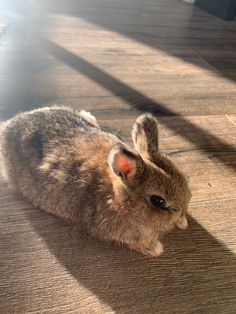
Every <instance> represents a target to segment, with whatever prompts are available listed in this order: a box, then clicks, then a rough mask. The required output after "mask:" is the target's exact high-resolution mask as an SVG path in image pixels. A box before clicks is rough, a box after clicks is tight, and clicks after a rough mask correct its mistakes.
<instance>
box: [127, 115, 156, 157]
mask: <svg viewBox="0 0 236 314" xmlns="http://www.w3.org/2000/svg"><path fill="white" fill-rule="evenodd" d="M132 138H133V142H134V146H135V149H136V150H137V152H139V153H140V154H141V155H142V154H147V155H148V156H149V157H150V158H152V159H155V156H156V154H157V152H158V124H157V120H156V119H155V118H154V117H153V116H152V115H151V114H149V113H147V114H143V115H141V116H140V117H138V119H137V120H136V121H135V123H134V126H133V130H132Z"/></svg>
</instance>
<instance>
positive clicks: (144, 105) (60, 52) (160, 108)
mask: <svg viewBox="0 0 236 314" xmlns="http://www.w3.org/2000/svg"><path fill="white" fill-rule="evenodd" d="M42 40H43V44H44V48H45V49H46V51H47V52H48V53H50V54H52V55H53V56H54V57H56V58H57V59H58V60H60V61H62V62H64V63H65V64H67V65H68V66H70V67H71V68H73V69H75V70H77V71H78V72H80V73H82V74H84V75H85V76H87V77H88V78H89V79H91V80H93V81H95V82H96V83H98V84H99V85H101V86H102V87H105V88H106V89H108V90H109V91H111V92H112V93H113V94H114V95H116V96H118V97H120V98H122V99H123V100H124V101H125V102H126V103H128V104H129V105H130V106H131V108H132V109H136V110H138V111H141V112H151V113H153V114H154V115H156V116H158V115H159V116H160V115H162V116H175V117H178V118H179V119H180V120H181V122H182V123H183V128H181V129H179V130H176V127H175V126H174V125H171V124H167V125H166V126H167V127H168V128H171V129H173V130H174V131H175V133H177V134H179V135H181V136H182V137H184V138H185V139H187V140H188V141H189V142H191V143H193V144H194V145H195V146H198V147H199V149H201V150H204V151H206V150H208V151H209V147H212V145H214V146H215V147H216V149H215V148H214V149H212V150H213V151H217V152H222V151H227V152H236V147H235V146H233V145H230V144H228V143H226V142H224V141H222V140H221V139H219V138H218V137H217V136H215V135H213V134H211V133H209V132H207V131H205V130H203V129H201V128H200V127H198V126H196V125H194V124H192V123H191V122H190V121H188V120H186V119H185V118H184V117H183V116H180V115H179V114H177V113H176V112H174V111H171V110H170V109H168V108H166V106H165V105H164V104H162V103H157V102H156V101H155V100H153V99H152V98H150V97H148V96H145V95H144V94H142V93H140V92H139V91H137V90H136V89H134V88H132V87H130V86H127V85H126V84H124V83H123V82H121V81H120V80H118V79H117V78H114V77H113V76H112V75H110V74H108V73H105V72H104V71H103V70H101V69H99V68H98V67H96V66H95V65H93V64H91V63H89V62H88V61H86V60H85V59H83V58H81V57H80V56H78V55H76V54H74V53H72V52H70V51H68V50H67V49H65V48H63V47H61V46H59V45H57V44H56V43H54V42H52V41H51V40H49V39H46V38H43V39H42ZM137 100H138V101H137ZM164 123H165V121H164ZM186 127H187V128H188V129H187V131H186ZM192 134H198V136H199V137H200V138H201V139H202V141H201V144H203V143H204V145H205V148H204V147H201V146H199V143H198V142H197V141H196V139H194V138H193V135H192ZM214 157H215V158H217V159H218V160H220V161H223V162H225V157H224V156H223V155H221V154H216V156H214ZM225 165H226V166H227V167H229V168H231V169H233V170H234V171H236V163H235V164H234V163H233V164H231V163H225Z"/></svg>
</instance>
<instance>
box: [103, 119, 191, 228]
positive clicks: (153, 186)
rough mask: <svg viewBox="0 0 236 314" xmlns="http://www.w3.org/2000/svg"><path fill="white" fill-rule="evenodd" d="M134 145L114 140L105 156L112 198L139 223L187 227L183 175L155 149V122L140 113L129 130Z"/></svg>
mask: <svg viewBox="0 0 236 314" xmlns="http://www.w3.org/2000/svg"><path fill="white" fill-rule="evenodd" d="M132 138H133V142H134V147H135V150H134V149H131V148H129V147H128V146H125V145H124V144H122V143H121V144H117V145H116V146H115V147H113V149H112V150H111V151H110V153H109V156H108V162H109V165H110V167H111V169H112V171H113V174H114V181H115V182H116V183H115V185H116V189H115V201H116V202H118V203H119V204H120V205H121V206H120V207H121V209H120V210H121V211H122V210H123V211H124V210H125V211H126V213H127V212H128V213H129V214H130V217H131V219H134V221H136V222H137V223H141V224H143V225H147V224H148V225H152V226H153V227H154V226H155V227H158V228H159V230H162V231H167V230H169V229H171V228H173V226H174V225H177V226H179V227H180V228H181V229H185V228H186V227H187V220H186V214H187V209H188V203H189V201H190V198H191V193H190V190H189V187H188V184H187V181H186V179H185V177H184V175H183V174H182V173H181V171H179V170H178V169H177V167H176V166H175V165H174V164H173V162H171V161H170V160H169V158H168V157H166V156H164V155H162V154H161V153H160V152H159V150H158V124H157V120H156V119H155V118H154V117H153V116H152V115H150V114H144V115H141V116H140V117H139V118H138V119H137V120H136V122H135V123H134V126H133V130H132Z"/></svg>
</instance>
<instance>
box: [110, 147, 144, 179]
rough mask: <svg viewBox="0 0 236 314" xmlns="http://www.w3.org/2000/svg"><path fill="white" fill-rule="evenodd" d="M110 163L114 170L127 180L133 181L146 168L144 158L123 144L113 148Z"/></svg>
mask: <svg viewBox="0 0 236 314" xmlns="http://www.w3.org/2000/svg"><path fill="white" fill-rule="evenodd" d="M108 163H109V165H110V167H111V169H112V170H113V172H114V173H115V174H116V175H117V176H119V177H121V178H122V179H123V181H125V182H132V181H133V180H134V178H137V177H138V175H139V174H141V173H142V170H143V168H144V165H143V160H142V158H141V157H140V156H139V155H138V154H136V153H135V152H133V151H131V150H130V149H129V148H127V147H126V146H124V145H122V144H117V145H115V146H114V147H113V148H112V149H111V151H110V153H109V155H108Z"/></svg>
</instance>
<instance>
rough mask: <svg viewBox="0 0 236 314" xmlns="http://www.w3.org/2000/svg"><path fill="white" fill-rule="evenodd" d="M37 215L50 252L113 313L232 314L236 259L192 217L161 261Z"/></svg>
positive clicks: (171, 237) (36, 223) (37, 225)
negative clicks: (100, 240)
mask: <svg viewBox="0 0 236 314" xmlns="http://www.w3.org/2000/svg"><path fill="white" fill-rule="evenodd" d="M36 216H37V218H35V214H33V215H32V214H31V215H29V219H30V223H31V225H32V226H33V228H34V230H35V231H36V232H37V233H38V234H39V236H40V237H41V238H42V239H43V240H44V241H45V243H46V245H47V247H48V249H49V250H50V251H51V253H53V254H54V256H55V257H56V258H57V260H58V261H59V262H60V264H61V265H62V266H63V267H64V268H65V269H66V270H67V271H68V272H69V273H70V274H71V275H72V276H73V277H74V278H75V279H76V280H77V281H78V282H79V284H80V285H83V286H85V287H86V288H87V289H89V290H90V291H92V292H93V293H94V294H95V295H96V296H97V297H98V298H99V299H100V300H101V301H103V302H105V303H106V304H108V305H109V306H110V307H111V308H112V309H113V310H114V311H115V313H128V312H129V313H140V314H141V313H180V312H181V313H197V312H199V313H200V312H201V313H205V312H206V311H207V313H233V312H231V310H233V308H235V306H236V299H235V297H234V296H235V293H236V285H235V281H234V279H235V278H234V276H233V274H234V273H235V271H236V259H235V256H234V255H233V253H232V252H230V251H229V250H228V249H227V248H226V247H225V246H224V245H223V244H222V243H220V242H218V241H217V240H216V239H215V238H214V237H213V236H212V235H211V234H209V233H208V232H207V231H206V230H205V229H204V228H203V227H202V226H201V225H199V224H198V223H197V221H195V220H193V219H192V218H189V220H190V226H189V229H188V230H187V231H184V232H183V231H176V232H173V233H172V234H170V235H169V236H168V237H167V239H166V240H165V241H163V242H164V244H165V248H166V251H165V253H164V254H163V255H162V256H161V257H159V258H150V257H146V256H143V255H141V254H139V253H136V252H134V251H130V250H128V249H126V248H120V247H118V246H116V245H113V244H112V245H110V246H108V245H106V244H105V243H103V242H98V241H96V240H93V239H91V238H88V237H86V236H85V235H81V234H80V233H79V232H78V230H77V229H76V226H72V225H70V224H65V223H63V222H62V221H60V220H59V219H57V218H54V217H51V216H50V217H51V218H50V220H49V218H48V215H47V214H43V213H42V214H40V215H38V214H37V215H36ZM39 216H40V217H41V221H39ZM44 219H45V221H46V223H44ZM206 309H207V310H206Z"/></svg>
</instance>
